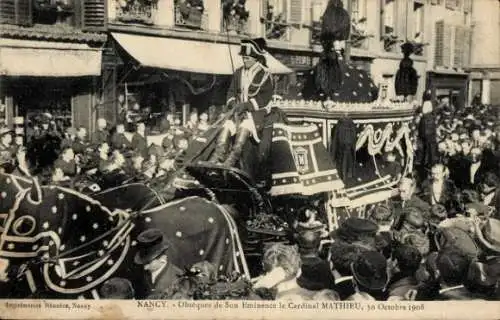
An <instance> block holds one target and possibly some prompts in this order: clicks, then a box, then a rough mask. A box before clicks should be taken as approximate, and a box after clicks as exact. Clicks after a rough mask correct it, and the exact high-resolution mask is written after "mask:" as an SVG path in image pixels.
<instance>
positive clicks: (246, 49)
mask: <svg viewBox="0 0 500 320" xmlns="http://www.w3.org/2000/svg"><path fill="white" fill-rule="evenodd" d="M266 48H267V43H266V40H265V39H264V38H255V39H244V40H241V49H240V55H241V56H247V57H252V58H255V59H257V60H258V61H260V62H261V63H262V64H263V65H264V66H267V64H266Z"/></svg>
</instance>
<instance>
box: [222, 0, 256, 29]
mask: <svg viewBox="0 0 500 320" xmlns="http://www.w3.org/2000/svg"><path fill="white" fill-rule="evenodd" d="M249 17H250V11H248V10H247V9H246V7H245V1H243V0H222V21H223V26H224V28H223V30H225V31H228V32H233V33H238V34H245V33H248V28H249V20H248V18H249Z"/></svg>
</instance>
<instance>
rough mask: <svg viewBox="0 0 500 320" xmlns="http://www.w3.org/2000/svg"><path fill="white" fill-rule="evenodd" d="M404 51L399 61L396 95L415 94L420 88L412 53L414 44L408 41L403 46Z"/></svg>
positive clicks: (395, 82) (395, 83)
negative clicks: (411, 57) (411, 56)
mask: <svg viewBox="0 0 500 320" xmlns="http://www.w3.org/2000/svg"><path fill="white" fill-rule="evenodd" d="M401 49H402V51H403V55H404V57H403V59H402V60H401V62H400V63H399V69H398V71H397V73H396V79H395V81H394V86H395V91H396V95H398V96H404V97H407V96H414V95H415V94H416V93H417V89H418V74H417V71H416V70H415V68H413V60H412V59H410V55H411V54H412V53H413V50H414V48H413V45H412V44H411V43H408V42H406V43H405V44H403V45H402V46H401Z"/></svg>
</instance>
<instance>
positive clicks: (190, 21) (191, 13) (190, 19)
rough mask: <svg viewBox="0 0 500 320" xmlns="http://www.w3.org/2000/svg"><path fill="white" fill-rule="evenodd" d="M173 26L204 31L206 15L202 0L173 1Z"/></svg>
mask: <svg viewBox="0 0 500 320" xmlns="http://www.w3.org/2000/svg"><path fill="white" fill-rule="evenodd" d="M174 6H175V25H177V26H182V27H188V28H193V29H206V23H207V15H206V13H205V6H204V3H203V0H174Z"/></svg>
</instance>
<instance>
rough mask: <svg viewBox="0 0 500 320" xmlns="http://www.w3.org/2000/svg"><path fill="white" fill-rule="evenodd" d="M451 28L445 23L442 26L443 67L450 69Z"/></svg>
mask: <svg viewBox="0 0 500 320" xmlns="http://www.w3.org/2000/svg"><path fill="white" fill-rule="evenodd" d="M451 36H452V27H451V26H450V25H449V24H447V23H445V24H444V36H443V66H444V67H451V64H452V61H451V41H452V38H451Z"/></svg>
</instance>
